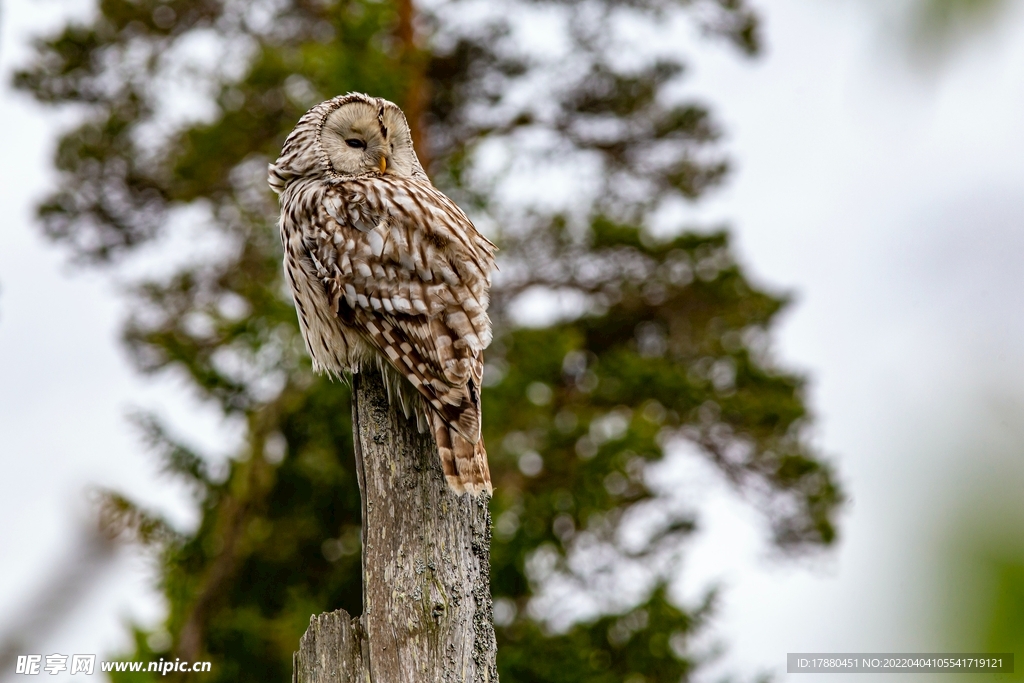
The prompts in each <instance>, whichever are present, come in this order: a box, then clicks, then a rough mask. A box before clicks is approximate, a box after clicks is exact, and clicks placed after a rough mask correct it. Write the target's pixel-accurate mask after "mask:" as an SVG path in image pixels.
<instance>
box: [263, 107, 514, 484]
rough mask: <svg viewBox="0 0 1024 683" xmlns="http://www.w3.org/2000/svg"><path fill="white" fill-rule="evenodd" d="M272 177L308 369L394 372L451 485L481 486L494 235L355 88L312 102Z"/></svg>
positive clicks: (401, 130) (393, 121) (388, 113)
mask: <svg viewBox="0 0 1024 683" xmlns="http://www.w3.org/2000/svg"><path fill="white" fill-rule="evenodd" d="M270 185H271V187H272V188H273V189H274V190H275V191H276V192H277V193H278V194H279V195H280V200H281V219H280V229H281V240H282V243H283V246H284V270H285V276H286V279H287V281H288V284H289V285H290V288H291V291H292V295H293V297H294V300H295V307H296V309H297V311H298V315H299V323H300V327H301V329H302V334H303V337H304V338H305V341H306V348H307V349H308V351H309V354H310V356H311V357H312V359H313V367H314V368H315V369H316V370H317V371H319V372H327V373H331V374H335V375H340V374H341V373H343V372H358V371H359V370H360V368H361V366H362V365H363V364H364V363H367V362H376V363H377V364H378V365H379V366H380V367H381V369H382V370H384V372H385V375H386V376H390V377H391V378H394V375H395V374H396V373H397V375H398V376H400V377H401V378H404V379H399V380H398V381H397V385H398V388H399V398H400V400H402V401H403V405H404V406H406V407H407V410H408V407H409V406H410V404H411V406H412V409H413V410H415V411H416V414H417V418H418V420H419V422H420V424H421V425H426V426H429V428H430V430H431V433H432V434H433V436H434V439H435V440H436V442H437V446H438V452H439V454H440V457H441V465H442V469H443V471H444V474H445V477H446V479H447V480H448V483H449V485H450V486H451V488H452V489H453V490H455V491H456V492H457V493H462V492H464V491H469V492H471V493H473V494H474V495H475V494H478V493H480V492H481V491H485V490H486V491H487V492H488V493H489V492H490V491H491V481H490V472H489V470H488V467H487V454H486V452H485V450H484V445H483V439H482V438H481V434H480V387H481V381H482V379H483V350H484V348H486V347H487V345H488V344H489V343H490V341H491V322H490V319H489V318H488V317H487V304H488V293H489V290H490V272H491V269H492V268H493V267H494V252H495V246H494V245H493V244H492V243H491V242H490V241H488V240H487V239H486V238H485V237H484V236H483V235H481V234H480V233H479V232H478V231H477V230H476V228H475V227H474V226H473V224H472V222H470V220H469V218H467V217H466V215H465V214H464V213H463V212H462V210H461V209H459V207H458V206H456V205H455V203H454V202H452V201H451V200H450V199H449V198H448V197H446V196H445V195H444V194H442V193H441V192H440V191H439V190H437V189H436V188H435V187H434V186H433V185H432V184H431V183H430V180H429V179H428V178H427V176H426V174H425V173H424V172H423V169H422V167H421V166H420V163H419V161H418V159H417V158H416V154H415V151H414V150H413V148H412V139H411V135H410V133H409V127H408V124H407V123H406V120H405V116H404V115H403V114H402V112H401V110H400V109H399V108H398V107H397V106H395V105H394V104H392V103H390V102H387V101H386V100H381V99H378V98H372V97H368V96H366V95H360V94H354V93H353V94H349V95H344V96H341V97H336V98H334V99H332V100H328V101H327V102H323V103H321V104H319V105H317V106H316V107H314V108H313V109H311V110H310V111H309V112H307V113H306V114H305V115H304V116H303V117H302V119H300V121H299V123H298V125H297V126H296V128H295V130H294V131H292V133H291V134H290V135H289V136H288V139H287V140H286V141H285V144H284V149H283V150H282V153H281V157H280V158H279V159H278V160H277V161H276V162H275V163H274V164H272V165H271V166H270ZM406 380H407V383H406ZM410 386H411V388H412V391H410V390H409V389H410Z"/></svg>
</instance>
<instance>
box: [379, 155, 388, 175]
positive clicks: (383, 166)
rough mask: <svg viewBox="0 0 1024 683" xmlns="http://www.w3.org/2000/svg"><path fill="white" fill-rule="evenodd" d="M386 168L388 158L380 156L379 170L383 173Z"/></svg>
mask: <svg viewBox="0 0 1024 683" xmlns="http://www.w3.org/2000/svg"><path fill="white" fill-rule="evenodd" d="M386 170H388V159H387V157H381V158H380V172H381V173H383V172H384V171H386Z"/></svg>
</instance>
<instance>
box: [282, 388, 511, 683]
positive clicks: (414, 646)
mask: <svg viewBox="0 0 1024 683" xmlns="http://www.w3.org/2000/svg"><path fill="white" fill-rule="evenodd" d="M352 384H353V392H352V394H353V403H352V419H353V426H354V432H355V451H356V469H357V473H358V476H359V489H360V492H361V494H362V500H363V515H362V517H363V527H362V536H363V615H362V616H361V617H359V618H357V619H352V618H351V617H350V616H349V615H348V614H347V613H346V612H345V611H344V610H338V611H337V612H330V613H325V614H321V615H317V616H314V617H312V619H311V620H310V625H309V629H308V630H307V631H306V633H305V635H304V636H303V637H302V640H301V641H300V644H299V651H298V652H296V653H295V658H294V664H295V671H294V674H293V677H292V680H293V681H294V683H328V682H330V683H348V682H349V681H353V682H354V681H359V683H365V682H367V681H370V682H371V683H419V682H423V683H438V682H442V681H443V682H444V683H448V682H456V681H458V682H470V681H472V682H473V683H476V682H478V681H497V679H498V675H497V669H496V667H495V654H496V651H497V648H496V645H495V639H494V625H493V622H492V613H491V589H490V545H491V531H490V526H491V524H490V523H491V520H490V512H489V511H488V507H487V504H488V499H487V497H486V496H481V497H479V498H474V497H472V496H470V495H468V494H464V495H461V496H456V495H455V494H454V493H452V491H451V489H449V488H448V484H447V483H446V482H445V479H444V475H443V474H442V472H441V463H440V459H439V457H438V454H437V447H436V445H435V444H434V441H433V439H432V438H431V437H430V435H429V434H427V433H423V434H421V433H419V432H418V431H417V429H416V423H415V420H409V419H407V418H406V417H405V416H404V415H403V414H402V412H401V409H400V408H398V406H397V405H391V403H390V402H389V401H388V396H387V392H386V390H385V387H384V382H383V379H382V378H381V375H380V372H379V371H378V370H376V369H365V370H364V371H363V372H361V373H359V374H357V375H354V376H353V378H352Z"/></svg>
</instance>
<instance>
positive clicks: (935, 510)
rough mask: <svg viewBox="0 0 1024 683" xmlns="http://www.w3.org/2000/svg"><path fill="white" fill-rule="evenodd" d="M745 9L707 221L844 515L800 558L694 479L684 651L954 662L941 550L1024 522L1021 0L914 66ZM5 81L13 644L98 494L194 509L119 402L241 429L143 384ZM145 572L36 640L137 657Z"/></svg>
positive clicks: (42, 140) (845, 5)
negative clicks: (59, 234) (718, 234)
mask: <svg viewBox="0 0 1024 683" xmlns="http://www.w3.org/2000/svg"><path fill="white" fill-rule="evenodd" d="M758 4H759V5H761V6H762V7H763V8H764V14H765V18H766V22H765V34H766V39H767V40H766V42H767V51H766V54H765V55H764V56H763V57H762V58H761V59H760V60H758V61H755V62H749V61H746V60H743V59H740V58H737V57H736V55H735V54H734V53H733V52H732V51H730V50H728V49H726V48H724V47H718V48H716V47H711V48H707V49H704V50H702V51H701V53H700V55H699V57H698V58H697V59H696V60H695V61H694V63H693V65H692V67H693V68H692V70H691V72H690V73H691V81H690V86H691V88H692V89H693V91H695V92H696V93H698V94H699V95H700V96H701V97H702V98H703V99H705V100H707V101H708V102H709V103H710V104H711V105H712V107H713V109H714V111H715V113H716V114H717V116H718V117H719V120H720V121H721V122H722V123H723V124H724V127H725V129H726V131H727V145H728V149H729V150H730V153H731V154H732V156H733V158H734V160H735V162H736V169H737V170H736V172H735V173H734V175H733V177H732V180H731V182H730V183H729V184H728V186H727V187H726V188H725V189H724V190H721V191H718V192H716V193H715V195H714V196H713V197H711V198H710V199H709V200H708V201H707V202H706V203H705V204H703V205H702V206H701V207H700V208H699V210H697V212H696V214H697V216H698V217H700V218H702V219H706V220H715V221H727V222H728V223H729V224H730V225H732V226H733V228H734V235H735V238H736V246H737V250H738V253H739V255H740V257H741V260H742V261H743V263H744V264H745V266H746V267H747V268H748V269H749V270H750V271H751V272H752V274H753V275H754V276H755V278H756V279H757V280H758V281H760V282H761V283H763V284H765V285H767V286H769V287H772V288H776V289H779V290H784V291H789V292H792V293H794V294H795V303H794V305H793V306H792V307H791V309H790V310H789V312H788V313H787V314H786V318H785V321H784V324H783V325H782V327H781V329H780V334H779V335H778V337H777V339H778V345H777V352H778V356H779V357H780V358H781V359H782V360H783V361H784V363H785V364H786V365H787V366H789V367H795V368H798V369H800V370H801V371H804V372H806V373H808V374H809V376H810V377H811V391H810V395H809V400H810V403H811V406H812V409H813V411H814V413H815V414H816V415H817V418H818V419H817V427H816V431H815V439H816V442H817V443H818V444H819V445H820V447H821V448H822V449H823V450H824V451H825V452H827V453H829V454H830V455H831V456H832V457H833V459H834V462H835V463H836V465H837V467H838V470H839V472H840V476H841V479H842V481H843V482H844V484H845V487H846V490H847V491H848V492H849V494H850V496H851V499H852V500H851V504H850V505H849V506H848V509H847V510H846V513H845V515H844V517H843V519H842V526H841V529H842V535H843V538H842V542H841V544H840V546H839V548H838V549H837V550H836V551H835V552H834V553H832V554H831V555H829V556H827V557H824V558H818V559H816V560H801V561H790V560H785V559H780V558H777V557H774V556H773V555H771V553H770V549H769V547H768V546H767V545H766V544H765V542H764V531H765V530H764V525H763V523H762V522H761V521H760V520H759V518H758V516H757V514H756V513H754V512H753V511H752V510H751V509H750V508H749V506H746V505H744V504H742V503H740V502H738V501H737V500H735V498H734V497H732V496H731V495H730V494H728V493H727V492H725V491H724V489H723V488H722V487H721V486H717V485H715V482H714V480H713V478H712V477H711V476H710V475H709V474H708V473H703V474H702V473H700V472H695V474H694V476H695V477H698V478H700V477H704V478H706V480H707V481H706V482H705V484H706V485H703V484H702V485H699V486H698V485H694V486H693V487H692V488H693V490H694V496H695V497H701V498H703V503H701V505H702V506H703V508H704V509H705V517H704V522H705V523H704V527H703V531H702V533H701V535H700V536H699V537H698V539H697V541H696V542H695V543H694V546H693V549H692V552H691V553H690V554H689V555H688V559H687V562H686V566H685V572H686V574H685V578H684V580H683V588H684V591H683V592H684V594H685V595H689V596H696V595H698V594H699V593H700V591H701V590H702V589H703V588H704V587H706V586H707V585H708V583H709V582H714V581H717V582H719V583H720V584H721V585H722V586H723V588H724V592H723V601H722V603H721V606H720V609H719V611H718V615H717V617H715V619H714V621H713V625H712V628H711V630H710V631H709V632H708V633H707V634H706V636H705V638H704V639H703V640H702V642H701V643H699V645H700V646H701V647H706V648H710V647H712V646H713V645H714V643H715V642H716V641H721V642H722V643H724V644H726V645H727V647H728V650H727V652H726V654H725V655H724V657H723V658H722V660H721V661H720V662H718V663H717V664H715V665H714V666H713V667H712V668H711V669H709V671H708V672H707V674H706V675H707V676H708V677H709V678H710V677H711V676H712V675H713V674H714V675H717V674H724V673H735V674H738V675H743V676H747V677H748V678H749V677H750V676H751V675H752V674H755V673H757V672H759V671H773V672H775V673H777V674H779V677H780V679H781V680H788V678H793V677H792V676H791V677H786V676H785V674H784V673H783V672H784V669H785V654H786V652H796V651H802V652H808V651H817V652H823V651H839V652H844V651H845V652H857V651H877V652H894V651H943V650H945V651H955V650H964V649H967V648H969V646H973V645H975V643H965V642H962V641H951V640H950V638H951V636H950V635H949V632H948V631H944V630H943V629H942V628H940V627H939V624H940V623H942V622H943V621H944V620H946V619H947V618H948V614H949V612H948V610H949V609H950V607H949V605H950V600H951V597H950V586H949V576H948V572H946V573H944V572H943V567H944V566H946V565H947V564H948V562H947V557H948V553H949V548H950V546H951V544H955V542H956V541H955V539H954V538H953V537H954V536H955V535H956V534H957V533H970V531H967V532H962V529H961V528H962V527H963V525H964V524H967V525H968V526H970V524H977V525H981V526H984V525H985V524H986V522H985V519H986V517H985V515H989V516H991V517H995V518H997V519H1000V520H1001V521H1002V522H1006V521H1007V520H1008V519H1011V518H1012V516H1013V515H1014V514H1016V515H1020V512H1019V511H1018V508H1019V507H1020V504H1019V501H1020V500H1024V453H1022V447H1021V444H1024V438H1022V431H1024V430H1022V429H1021V425H1022V421H1021V419H1020V415H1021V414H1022V409H1024V388H1022V387H1024V382H1022V381H1021V380H1022V378H1024V317H1022V316H1021V314H1020V312H1021V309H1022V305H1021V304H1022V302H1024V269H1022V267H1021V265H1020V264H1021V261H1022V258H1021V255H1022V254H1024V229H1022V228H1024V225H1022V224H1024V125H1022V124H1021V121H1024V11H1022V9H1024V5H1021V4H1018V5H1017V6H1016V8H1015V9H1016V11H1015V12H1013V13H1011V14H1009V15H1007V16H1006V17H1005V18H1004V20H1003V25H1002V26H1001V27H1000V28H999V29H998V30H994V31H990V32H988V33H985V34H983V36H982V37H981V38H980V39H978V40H976V41H974V42H972V43H970V44H968V45H966V46H964V47H963V48H962V49H960V50H959V51H957V52H956V53H955V54H954V55H953V56H952V57H950V58H949V59H948V60H947V61H946V62H945V63H944V64H943V65H942V66H941V68H939V67H936V68H934V69H931V70H928V69H921V68H918V67H915V66H914V61H913V59H912V58H910V56H908V54H907V52H906V51H905V50H903V48H901V47H900V41H899V39H898V37H897V35H896V34H897V31H896V30H895V29H893V28H892V26H891V25H890V24H887V23H885V22H884V21H882V20H881V19H880V17H879V15H878V12H877V9H878V7H877V5H876V4H874V3H871V2H869V1H868V0H864V1H862V2H859V1H855V0H847V1H844V0H833V1H830V2H822V1H821V0H778V1H776V2H772V3H767V2H761V3H758ZM82 6H85V4H83V3H82V2H80V1H76V2H72V1H71V0H66V1H65V0H14V1H8V2H7V3H5V4H4V7H3V9H4V13H3V16H2V24H3V25H2V35H0V68H2V70H3V73H4V74H9V73H10V69H11V66H12V64H15V63H17V62H19V61H20V60H23V58H24V56H25V55H26V49H25V45H26V41H27V38H28V35H29V34H30V33H31V32H34V31H36V30H38V29H39V28H40V27H45V26H52V25H55V23H56V21H57V20H58V19H59V17H60V16H61V15H62V13H66V12H68V11H75V8H76V7H82ZM8 80H9V78H8V76H6V75H5V76H4V81H5V82H4V84H3V88H4V91H3V93H2V94H0V124H2V126H3V130H4V131H5V134H4V136H3V140H4V144H3V147H2V148H0V149H2V151H0V154H2V155H3V161H4V162H5V163H4V165H3V169H4V170H3V172H2V177H3V182H2V183H0V206H2V207H3V215H4V217H5V223H4V226H3V229H2V230H0V463H2V476H0V518H2V519H3V520H4V523H3V524H2V525H0V556H2V557H3V560H2V561H0V632H2V629H3V627H4V624H5V623H7V622H9V620H10V619H12V618H13V617H14V615H15V614H16V612H17V609H18V608H19V606H21V605H23V604H24V601H25V600H26V598H27V596H28V595H30V594H31V592H32V590H33V589H34V588H35V587H36V586H38V585H40V583H41V582H42V581H43V579H44V577H45V575H47V574H48V573H49V572H50V571H51V570H52V569H53V567H54V566H55V565H57V564H59V563H60V562H61V561H62V558H66V557H68V556H69V554H70V553H71V552H72V550H71V546H72V545H73V539H74V538H75V537H76V534H78V532H79V525H80V524H81V521H80V520H81V517H82V515H83V512H84V511H85V510H87V509H88V502H87V491H86V488H85V486H86V483H89V484H90V485H93V486H102V487H109V488H114V489H118V490H120V491H124V492H127V493H129V494H130V495H132V496H133V497H135V498H137V499H140V500H143V501H147V502H149V503H150V504H152V505H153V506H156V507H159V508H161V509H164V510H166V511H168V512H169V514H171V515H172V517H173V518H174V519H176V520H178V521H179V522H180V523H182V524H188V523H189V522H190V521H191V520H192V519H193V518H192V513H191V509H190V507H189V505H188V499H187V497H186V493H185V492H184V491H183V490H181V489H178V488H175V487H173V486H170V485H169V484H168V483H167V482H166V481H165V480H163V479H161V478H160V477H159V476H158V472H157V471H156V469H155V467H154V466H153V461H152V458H151V457H150V456H148V455H147V454H146V452H145V449H144V448H143V447H142V446H141V444H140V442H139V441H138V439H137V438H136V436H135V434H134V433H133V432H132V430H131V429H130V427H129V426H128V424H127V422H126V419H125V415H126V413H127V412H129V411H130V410H131V409H132V407H133V406H144V407H148V408H153V409H156V410H157V411H159V412H160V413H162V414H164V415H166V416H168V417H169V418H170V420H171V422H172V424H175V425H178V426H179V428H180V429H181V430H182V431H186V432H187V433H188V434H190V435H191V437H192V438H193V439H194V440H196V441H198V442H200V443H203V444H206V445H207V446H209V447H210V448H211V449H212V450H214V451H217V452H224V451H225V450H226V447H225V445H224V444H225V443H226V442H229V441H230V439H227V440H226V439H225V438H224V435H225V434H227V435H230V434H231V433H232V430H231V429H230V427H229V428H227V429H225V428H224V427H223V426H222V425H220V424H219V422H218V419H217V416H216V415H214V414H211V413H210V411H208V410H206V409H204V408H203V407H202V406H200V405H197V404H196V403H195V402H194V401H192V400H191V399H190V397H189V396H188V394H187V392H186V391H185V390H184V389H183V387H182V386H180V385H177V384H176V383H175V382H173V381H170V380H161V381H158V382H154V381H153V380H152V379H150V378H140V377H138V376H137V375H135V374H134V373H133V372H132V371H131V369H130V366H129V364H128V362H127V359H126V357H125V354H124V353H123V351H122V350H121V348H120V347H119V345H118V329H119V323H120V319H121V315H122V313H123V306H122V302H121V301H120V300H119V299H118V298H117V296H116V293H115V287H114V285H113V283H111V282H110V281H109V280H106V279H104V278H103V277H100V276H98V275H96V274H93V273H89V272H87V271H82V270H78V269H75V268H73V267H70V266H69V265H68V264H67V260H66V258H65V255H64V254H63V253H62V252H61V251H60V250H59V249H58V248H56V247H54V246H53V245H51V244H47V243H46V242H45V241H44V240H43V239H42V238H41V237H40V236H39V231H38V229H37V228H36V227H35V226H34V225H33V223H32V206H33V202H34V201H35V200H36V199H37V198H38V197H39V196H40V195H41V193H42V192H43V191H44V189H45V188H46V187H47V183H48V182H51V180H52V177H53V176H52V173H51V172H50V171H49V170H48V169H49V163H50V157H51V154H52V150H53V144H54V140H55V136H56V134H57V132H58V131H59V130H60V128H61V126H63V125H66V124H67V123H68V122H69V121H70V120H72V119H70V118H69V117H67V116H64V117H58V116H55V115H53V114H52V113H49V112H45V111H42V110H40V109H39V108H38V107H36V106H35V105H33V104H32V103H31V102H29V101H28V100H27V99H26V98H25V97H24V96H22V95H19V94H14V93H12V92H11V91H10V90H9V88H8V86H7V81H8ZM695 502H697V501H695ZM978 510H982V512H981V513H979V512H978ZM986 511H987V512H986ZM974 513H977V514H978V515H980V516H976V517H972V516H971V515H972V514H974ZM1016 519H1017V521H1018V523H1019V522H1020V517H1019V516H1018V517H1016ZM965 520H966V521H965ZM1018 528H1021V527H1018ZM148 567H149V564H148V560H147V559H146V558H145V557H140V556H137V555H132V554H130V553H125V554H122V555H121V556H120V558H119V560H118V561H117V563H116V565H115V567H114V569H113V570H112V571H111V572H109V573H108V574H107V575H106V576H105V578H104V579H103V580H102V581H101V582H100V583H99V585H98V586H97V587H96V589H95V590H94V591H92V592H91V593H90V594H89V595H88V596H87V598H86V599H85V602H84V603H83V604H82V605H81V606H80V607H79V609H78V610H77V611H76V612H75V613H74V617H73V618H72V619H71V620H70V621H69V622H68V623H67V624H65V625H64V626H63V627H62V628H61V629H60V630H59V631H58V632H56V633H54V634H53V635H52V636H51V637H50V639H49V640H47V641H46V642H45V643H43V644H40V645H39V646H38V650H39V651H40V653H42V654H49V653H51V652H61V653H70V652H76V653H81V652H96V653H114V652H118V651H123V650H124V649H125V648H127V647H128V639H127V634H126V630H125V628H124V625H125V624H126V623H127V622H128V621H129V620H132V619H135V620H140V621H142V622H143V623H145V624H152V623H155V622H156V621H157V620H158V619H159V617H160V615H161V610H162V603H161V601H160V599H159V597H158V595H157V594H156V593H155V591H154V590H153V589H152V587H151V586H150V585H149V582H150V580H151V577H152V575H151V574H150V572H149V569H148ZM0 676H2V674H0ZM855 678H856V677H855ZM843 680H848V679H843ZM871 680H873V681H878V680H881V679H879V678H878V677H873V678H872V679H871ZM900 680H901V681H907V682H908V683H909V681H910V680H912V679H910V678H907V677H901V678H900ZM851 683H852V682H851Z"/></svg>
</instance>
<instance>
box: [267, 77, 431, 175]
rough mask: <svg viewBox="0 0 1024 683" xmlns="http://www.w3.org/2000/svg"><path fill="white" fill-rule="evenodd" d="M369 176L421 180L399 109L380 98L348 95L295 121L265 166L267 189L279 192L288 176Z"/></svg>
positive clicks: (319, 106) (405, 124)
mask: <svg viewBox="0 0 1024 683" xmlns="http://www.w3.org/2000/svg"><path fill="white" fill-rule="evenodd" d="M368 173H379V174H383V175H396V176H423V177H426V174H425V173H424V171H423V167H422V166H421V165H420V161H419V159H418V158H417V157H416V151H415V150H414V149H413V147H412V133H411V132H410V130H409V123H408V121H406V119H405V114H403V113H402V110H401V109H399V108H398V106H397V105H396V104H394V103H393V102H389V101H387V100H385V99H381V98H379V97H370V96H369V95H364V94H362V93H349V94H347V95H339V96H338V97H335V98H333V99H330V100H327V101H326V102H321V103H320V104H318V105H316V106H315V107H313V108H312V109H310V110H309V111H308V112H306V113H305V115H303V117H302V118H301V119H299V122H298V124H297V125H296V126H295V130H293V131H292V132H291V134H290V135H289V136H288V139H287V140H285V143H284V148H283V149H282V150H281V156H280V157H279V158H278V160H277V161H276V162H274V163H273V164H272V165H271V166H270V185H271V187H272V188H273V189H274V190H275V191H277V192H281V191H283V189H284V187H285V185H287V183H288V181H289V180H291V179H293V178H300V177H311V176H319V177H322V176H359V175H366V174H368Z"/></svg>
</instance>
